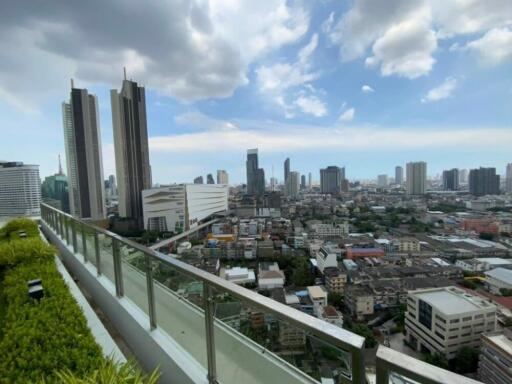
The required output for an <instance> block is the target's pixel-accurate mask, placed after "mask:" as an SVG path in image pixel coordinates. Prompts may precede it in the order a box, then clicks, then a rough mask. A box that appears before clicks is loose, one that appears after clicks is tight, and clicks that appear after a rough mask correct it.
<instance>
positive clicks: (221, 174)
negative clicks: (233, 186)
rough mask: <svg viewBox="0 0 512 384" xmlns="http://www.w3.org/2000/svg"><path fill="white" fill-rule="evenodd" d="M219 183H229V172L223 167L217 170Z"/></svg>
mask: <svg viewBox="0 0 512 384" xmlns="http://www.w3.org/2000/svg"><path fill="white" fill-rule="evenodd" d="M217 184H229V176H228V173H227V172H226V171H225V170H223V169H219V170H217Z"/></svg>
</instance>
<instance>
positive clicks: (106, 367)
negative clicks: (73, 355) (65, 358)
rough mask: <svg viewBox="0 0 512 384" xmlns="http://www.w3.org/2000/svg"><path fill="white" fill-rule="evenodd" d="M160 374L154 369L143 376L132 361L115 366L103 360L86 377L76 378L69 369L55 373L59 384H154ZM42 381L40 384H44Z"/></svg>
mask: <svg viewBox="0 0 512 384" xmlns="http://www.w3.org/2000/svg"><path fill="white" fill-rule="evenodd" d="M159 376H160V374H159V373H158V370H157V369H155V370H154V371H153V372H152V373H151V374H150V375H147V376H146V375H143V374H142V373H141V371H140V370H139V369H138V367H137V366H136V365H135V363H134V362H133V361H128V362H126V363H124V364H120V365H119V364H116V363H115V362H113V361H112V359H106V360H103V361H102V363H101V364H100V365H99V366H98V367H97V368H95V369H94V371H92V372H91V373H90V374H89V375H88V376H87V377H85V378H82V377H79V376H77V375H76V374H75V373H74V372H73V371H70V370H69V369H66V370H63V371H61V372H58V373H57V377H58V382H59V383H61V384H115V383H124V384H156V382H157V381H158V377H159ZM44 383H45V382H44V381H43V382H42V383H41V384H44Z"/></svg>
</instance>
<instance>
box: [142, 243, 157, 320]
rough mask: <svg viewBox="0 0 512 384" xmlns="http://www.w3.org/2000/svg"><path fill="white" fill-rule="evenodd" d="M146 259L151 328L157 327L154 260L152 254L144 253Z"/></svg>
mask: <svg viewBox="0 0 512 384" xmlns="http://www.w3.org/2000/svg"><path fill="white" fill-rule="evenodd" d="M144 257H145V259H146V286H147V291H148V311H149V325H150V328H151V330H153V329H155V328H156V307H155V289H154V285H153V262H152V260H151V256H150V255H149V254H147V253H145V254H144Z"/></svg>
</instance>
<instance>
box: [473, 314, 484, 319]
mask: <svg viewBox="0 0 512 384" xmlns="http://www.w3.org/2000/svg"><path fill="white" fill-rule="evenodd" d="M483 317H484V315H483V314H480V315H476V316H475V320H476V319H482V318H483Z"/></svg>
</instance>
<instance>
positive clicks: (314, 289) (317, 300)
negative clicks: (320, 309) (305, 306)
mask: <svg viewBox="0 0 512 384" xmlns="http://www.w3.org/2000/svg"><path fill="white" fill-rule="evenodd" d="M327 295H328V294H327V291H326V290H325V289H324V287H322V286H319V285H312V286H310V287H308V296H309V298H310V300H311V301H312V302H313V305H320V306H324V307H325V306H326V305H327Z"/></svg>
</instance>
